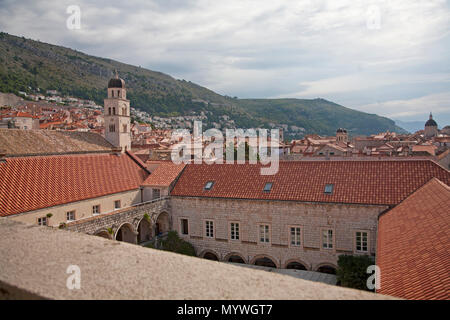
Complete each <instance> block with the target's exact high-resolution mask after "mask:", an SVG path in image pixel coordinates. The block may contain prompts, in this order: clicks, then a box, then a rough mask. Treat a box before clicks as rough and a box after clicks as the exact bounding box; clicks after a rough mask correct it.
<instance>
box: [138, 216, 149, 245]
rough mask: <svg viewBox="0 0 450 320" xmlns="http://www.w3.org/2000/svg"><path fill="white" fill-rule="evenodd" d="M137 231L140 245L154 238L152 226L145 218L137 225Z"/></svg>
mask: <svg viewBox="0 0 450 320" xmlns="http://www.w3.org/2000/svg"><path fill="white" fill-rule="evenodd" d="M136 230H137V233H138V234H137V241H138V243H142V242H145V241H149V240H150V239H151V238H152V237H153V229H152V224H151V223H150V221H148V220H147V219H146V218H145V217H142V219H141V220H140V221H139V222H138V223H137V227H136Z"/></svg>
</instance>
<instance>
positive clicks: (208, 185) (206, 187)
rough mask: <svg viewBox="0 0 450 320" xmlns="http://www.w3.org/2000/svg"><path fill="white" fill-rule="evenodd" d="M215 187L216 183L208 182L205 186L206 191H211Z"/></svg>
mask: <svg viewBox="0 0 450 320" xmlns="http://www.w3.org/2000/svg"><path fill="white" fill-rule="evenodd" d="M213 185H214V181H208V182H207V183H206V184H205V190H211V188H212V187H213Z"/></svg>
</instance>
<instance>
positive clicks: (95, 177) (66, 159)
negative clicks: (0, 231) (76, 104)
mask: <svg viewBox="0 0 450 320" xmlns="http://www.w3.org/2000/svg"><path fill="white" fill-rule="evenodd" d="M147 176H148V172H147V170H146V169H144V168H142V167H141V166H140V165H139V164H138V163H136V161H135V160H133V159H132V158H131V157H130V156H129V155H128V154H122V155H120V156H119V155H114V154H89V155H58V156H38V157H17V158H7V159H6V161H5V162H0V216H8V215H12V214H17V213H21V212H27V211H31V210H36V209H40V208H46V207H51V206H55V205H60V204H64V203H69V202H74V201H80V200H84V199H89V198H95V197H101V196H105V195H108V194H113V193H118V192H123V191H127V190H133V189H137V188H139V187H140V185H141V183H142V182H143V181H144V180H145V178H147Z"/></svg>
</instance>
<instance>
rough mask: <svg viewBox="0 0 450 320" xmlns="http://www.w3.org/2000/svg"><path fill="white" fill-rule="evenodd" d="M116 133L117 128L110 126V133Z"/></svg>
mask: <svg viewBox="0 0 450 320" xmlns="http://www.w3.org/2000/svg"><path fill="white" fill-rule="evenodd" d="M115 131H116V126H115V125H114V124H110V125H109V132H115Z"/></svg>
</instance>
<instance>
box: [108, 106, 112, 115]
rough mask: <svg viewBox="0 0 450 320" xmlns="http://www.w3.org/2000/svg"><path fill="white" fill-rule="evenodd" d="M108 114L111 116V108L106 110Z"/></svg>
mask: <svg viewBox="0 0 450 320" xmlns="http://www.w3.org/2000/svg"><path fill="white" fill-rule="evenodd" d="M108 114H109V115H111V107H109V108H108Z"/></svg>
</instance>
